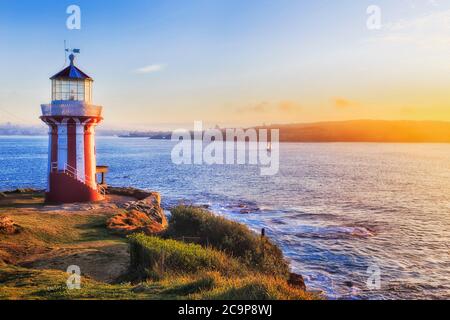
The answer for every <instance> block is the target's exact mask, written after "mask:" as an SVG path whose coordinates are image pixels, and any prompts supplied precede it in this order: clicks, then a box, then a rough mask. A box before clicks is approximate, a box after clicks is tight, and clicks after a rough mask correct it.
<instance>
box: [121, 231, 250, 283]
mask: <svg viewBox="0 0 450 320" xmlns="http://www.w3.org/2000/svg"><path fill="white" fill-rule="evenodd" d="M128 239H129V241H130V255H131V268H132V270H133V272H135V273H136V274H137V275H138V276H140V277H143V276H144V277H145V276H149V277H150V278H152V279H161V278H163V277H164V275H166V274H172V275H173V274H178V275H185V274H196V273H199V272H206V271H218V272H220V273H222V274H228V275H231V274H234V275H235V274H242V273H243V272H244V271H245V267H244V266H242V265H241V264H240V263H239V262H238V261H237V260H236V259H234V258H232V257H229V256H227V255H226V254H225V253H223V252H220V251H217V250H214V249H211V248H204V247H202V246H200V245H197V244H192V243H184V242H181V241H176V240H172V239H161V238H157V237H149V236H145V235H144V234H135V235H132V236H130V237H129V238H128Z"/></svg>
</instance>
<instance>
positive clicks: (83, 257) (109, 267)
mask: <svg viewBox="0 0 450 320" xmlns="http://www.w3.org/2000/svg"><path fill="white" fill-rule="evenodd" d="M19 265H20V266H22V267H26V268H32V269H44V270H45V269H55V270H61V271H66V270H67V268H68V267H69V266H72V265H76V266H79V267H80V269H81V272H82V275H83V276H87V277H90V278H92V279H95V280H97V281H101V282H107V283H112V282H114V281H115V280H116V279H117V278H118V277H119V276H120V275H122V274H123V273H125V271H126V270H127V267H128V265H129V253H128V246H127V244H126V243H121V242H118V241H94V242H86V243H81V244H76V245H67V246H63V247H55V248H52V250H51V251H48V252H45V253H40V254H35V255H31V256H28V257H26V258H25V259H24V260H23V261H22V262H20V263H19Z"/></svg>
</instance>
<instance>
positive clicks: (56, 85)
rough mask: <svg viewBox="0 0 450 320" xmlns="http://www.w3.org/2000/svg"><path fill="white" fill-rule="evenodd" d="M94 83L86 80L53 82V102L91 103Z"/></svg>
mask: <svg viewBox="0 0 450 320" xmlns="http://www.w3.org/2000/svg"><path fill="white" fill-rule="evenodd" d="M91 95H92V82H91V81H85V80H53V81H52V100H53V101H61V100H64V101H86V102H90V101H91Z"/></svg>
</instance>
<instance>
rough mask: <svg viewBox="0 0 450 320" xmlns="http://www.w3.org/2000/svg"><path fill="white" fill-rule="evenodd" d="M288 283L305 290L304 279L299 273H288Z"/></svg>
mask: <svg viewBox="0 0 450 320" xmlns="http://www.w3.org/2000/svg"><path fill="white" fill-rule="evenodd" d="M288 283H289V285H290V286H292V287H294V288H298V289H301V290H303V291H306V285H305V280H304V279H303V276H302V275H300V274H296V273H290V274H289V280H288Z"/></svg>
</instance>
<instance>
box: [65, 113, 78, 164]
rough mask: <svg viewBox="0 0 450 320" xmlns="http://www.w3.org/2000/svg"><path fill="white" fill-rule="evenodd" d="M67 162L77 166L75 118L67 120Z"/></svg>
mask: <svg viewBox="0 0 450 320" xmlns="http://www.w3.org/2000/svg"><path fill="white" fill-rule="evenodd" d="M67 163H68V165H69V166H71V167H72V168H74V169H76V168H77V127H76V123H75V121H74V120H73V119H70V120H69V121H67Z"/></svg>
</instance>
